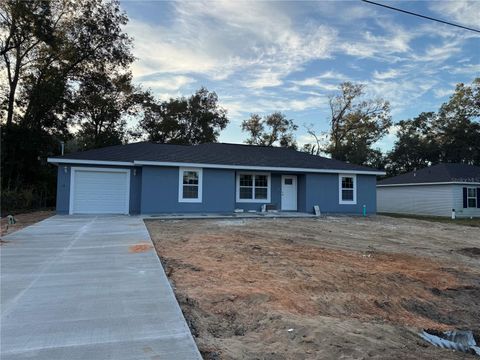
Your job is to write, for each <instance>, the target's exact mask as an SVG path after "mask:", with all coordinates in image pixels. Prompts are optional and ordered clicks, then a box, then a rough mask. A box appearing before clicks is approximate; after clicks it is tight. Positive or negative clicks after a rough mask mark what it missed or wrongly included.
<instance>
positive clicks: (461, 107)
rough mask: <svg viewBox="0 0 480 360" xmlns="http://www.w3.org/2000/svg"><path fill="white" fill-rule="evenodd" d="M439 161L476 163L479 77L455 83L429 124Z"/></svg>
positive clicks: (479, 158)
mask: <svg viewBox="0 0 480 360" xmlns="http://www.w3.org/2000/svg"><path fill="white" fill-rule="evenodd" d="M432 127H433V133H434V134H435V139H434V141H435V142H436V143H437V144H438V145H440V146H439V159H438V160H439V161H441V162H460V163H470V164H480V78H476V79H475V80H474V81H473V82H472V85H471V86H466V85H465V84H463V83H460V84H457V86H456V88H455V92H454V93H453V95H452V96H451V97H450V99H449V100H448V102H446V103H444V104H443V105H442V106H441V107H440V109H439V111H438V114H437V117H436V119H435V121H433V124H432Z"/></svg>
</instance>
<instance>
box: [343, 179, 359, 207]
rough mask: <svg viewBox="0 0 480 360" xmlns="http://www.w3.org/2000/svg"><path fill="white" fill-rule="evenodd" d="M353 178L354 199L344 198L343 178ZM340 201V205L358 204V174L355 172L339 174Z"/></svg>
mask: <svg viewBox="0 0 480 360" xmlns="http://www.w3.org/2000/svg"><path fill="white" fill-rule="evenodd" d="M344 177H351V178H353V200H342V178H344ZM338 203H339V204H340V205H356V204H357V176H356V175H355V174H339V175H338Z"/></svg>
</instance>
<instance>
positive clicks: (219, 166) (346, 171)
mask: <svg viewBox="0 0 480 360" xmlns="http://www.w3.org/2000/svg"><path fill="white" fill-rule="evenodd" d="M47 161H48V162H49V163H52V164H57V165H58V164H84V165H111V166H144V165H146V166H175V167H176V166H181V167H200V168H207V169H208V168H211V169H233V170H259V171H289V172H310V173H327V174H358V175H385V174H386V173H385V172H384V171H378V170H354V169H315V168H299V167H280V166H252V165H222V164H208V163H190V162H171V161H147V160H135V161H133V162H126V161H104V160H84V159H68V158H48V159H47Z"/></svg>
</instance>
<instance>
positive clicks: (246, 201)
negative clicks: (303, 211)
mask: <svg viewBox="0 0 480 360" xmlns="http://www.w3.org/2000/svg"><path fill="white" fill-rule="evenodd" d="M237 203H253V204H267V203H270V199H237Z"/></svg>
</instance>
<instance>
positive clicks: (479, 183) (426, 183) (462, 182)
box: [377, 181, 480, 187]
mask: <svg viewBox="0 0 480 360" xmlns="http://www.w3.org/2000/svg"><path fill="white" fill-rule="evenodd" d="M420 185H480V182H476V181H473V182H468V181H438V182H424V183H407V184H377V187H393V186H420Z"/></svg>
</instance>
